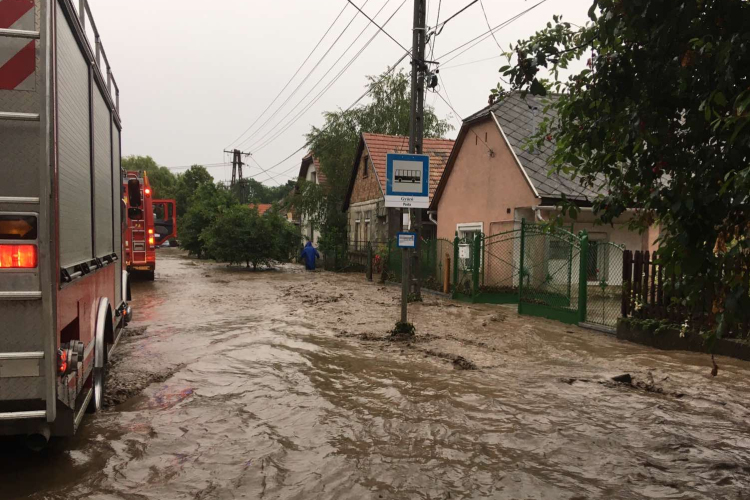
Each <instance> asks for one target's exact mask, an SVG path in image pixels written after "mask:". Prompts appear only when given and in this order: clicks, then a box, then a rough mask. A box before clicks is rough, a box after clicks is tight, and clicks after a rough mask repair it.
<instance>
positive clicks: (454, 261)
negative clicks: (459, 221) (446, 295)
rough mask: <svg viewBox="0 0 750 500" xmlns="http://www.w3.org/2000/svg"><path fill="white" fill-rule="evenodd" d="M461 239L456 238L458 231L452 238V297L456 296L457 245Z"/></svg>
mask: <svg viewBox="0 0 750 500" xmlns="http://www.w3.org/2000/svg"><path fill="white" fill-rule="evenodd" d="M460 241H461V240H459V239H458V231H456V237H455V238H454V239H453V298H456V291H457V290H458V245H459V244H460V243H459V242H460Z"/></svg>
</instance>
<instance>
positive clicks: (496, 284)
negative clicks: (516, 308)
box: [474, 229, 522, 304]
mask: <svg viewBox="0 0 750 500" xmlns="http://www.w3.org/2000/svg"><path fill="white" fill-rule="evenodd" d="M521 231H522V229H512V230H510V231H504V232H501V233H498V234H493V235H490V236H484V237H482V239H481V247H480V249H479V254H480V256H481V267H480V272H479V287H478V289H477V293H476V295H475V297H474V302H481V303H486V304H517V303H518V285H519V282H520V270H521Z"/></svg>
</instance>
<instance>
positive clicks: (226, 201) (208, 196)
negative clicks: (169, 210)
mask: <svg viewBox="0 0 750 500" xmlns="http://www.w3.org/2000/svg"><path fill="white" fill-rule="evenodd" d="M236 204H237V200H236V199H235V198H234V197H233V196H232V195H231V194H230V193H229V191H227V190H226V189H222V188H219V187H217V186H216V185H214V184H201V185H200V186H198V190H197V191H196V192H195V195H194V196H193V197H192V198H191V203H190V208H189V209H188V211H187V213H186V214H185V216H184V217H182V219H181V221H180V243H181V244H182V246H183V248H185V249H186V250H187V251H188V252H190V253H191V254H193V255H196V256H197V257H198V258H202V257H208V256H209V254H208V248H207V245H206V242H205V241H204V240H203V239H202V238H201V235H202V234H203V231H204V230H206V229H207V228H209V227H210V226H211V225H212V224H213V223H214V222H215V221H216V219H218V217H219V214H220V213H221V212H222V211H224V210H227V209H229V208H231V207H233V206H234V205H236Z"/></svg>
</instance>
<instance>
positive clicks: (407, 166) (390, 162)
mask: <svg viewBox="0 0 750 500" xmlns="http://www.w3.org/2000/svg"><path fill="white" fill-rule="evenodd" d="M385 206H386V207H392V208H429V206H430V157H429V156H427V155H405V154H393V153H390V154H388V156H387V162H386V182H385Z"/></svg>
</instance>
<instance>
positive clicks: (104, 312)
mask: <svg viewBox="0 0 750 500" xmlns="http://www.w3.org/2000/svg"><path fill="white" fill-rule="evenodd" d="M78 9H80V11H79V10H78ZM86 30H89V32H91V33H93V35H92V36H91V37H90V38H89V37H88V36H87V35H86ZM100 40H101V39H100V36H99V32H98V30H97V27H96V24H95V23H94V19H93V17H92V16H91V11H90V9H89V7H88V3H87V1H86V0H81V1H76V5H75V6H74V4H73V3H72V2H71V0H2V1H0V56H1V57H0V179H2V181H1V182H0V435H26V436H28V437H29V442H30V444H32V446H34V445H40V446H41V445H43V444H45V443H46V440H47V439H48V438H49V436H50V435H58V436H69V435H72V434H73V433H74V432H75V431H76V429H77V428H78V426H79V424H80V423H81V421H82V419H83V416H84V414H85V410H86V409H89V410H94V411H96V410H98V409H100V408H101V405H102V399H103V394H104V382H105V373H106V367H107V360H108V357H109V355H110V354H111V351H112V349H113V348H114V346H115V345H116V344H117V341H118V339H119V335H120V332H121V329H122V327H123V326H124V325H125V324H126V323H127V321H128V320H129V318H130V314H131V313H130V307H129V306H128V303H127V301H128V300H129V295H130V293H129V286H128V274H127V272H126V271H125V270H124V269H123V265H122V264H123V259H122V256H123V252H122V234H123V229H124V224H123V223H124V218H123V216H124V215H125V214H124V211H123V193H122V186H123V180H122V179H123V174H122V170H121V167H120V131H121V124H120V114H119V90H118V87H117V84H116V82H115V79H114V77H113V76H112V72H111V70H110V64H109V62H108V61H107V56H106V53H105V52H104V48H103V47H102V44H101V42H100ZM3 61H5V62H3Z"/></svg>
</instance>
